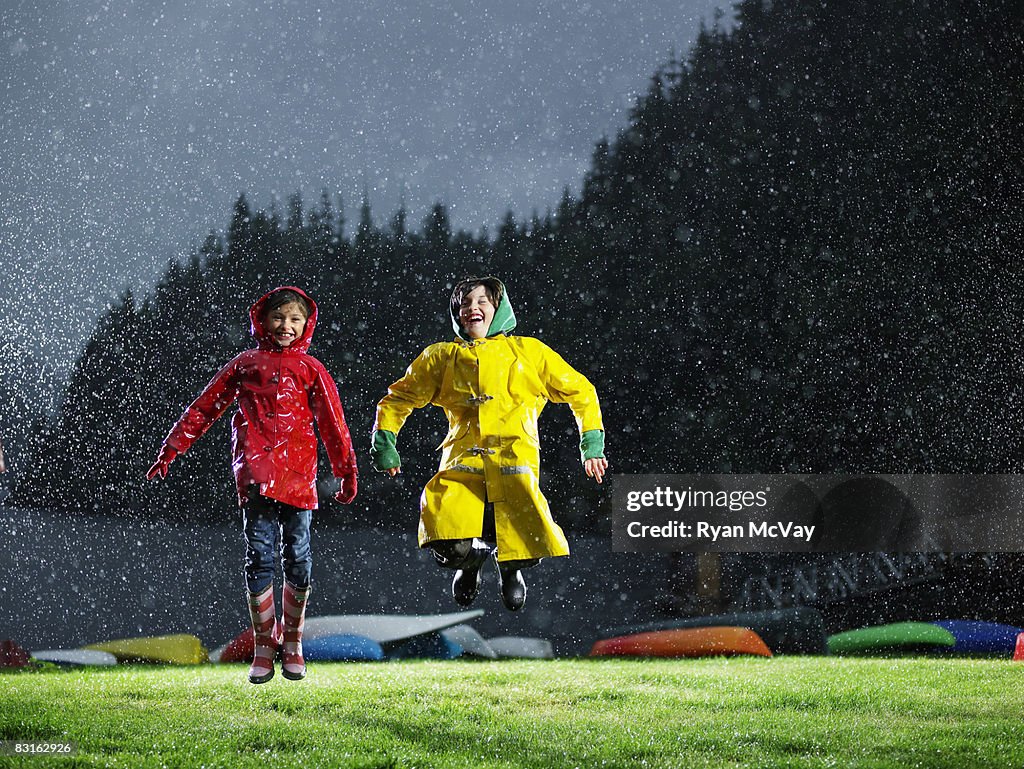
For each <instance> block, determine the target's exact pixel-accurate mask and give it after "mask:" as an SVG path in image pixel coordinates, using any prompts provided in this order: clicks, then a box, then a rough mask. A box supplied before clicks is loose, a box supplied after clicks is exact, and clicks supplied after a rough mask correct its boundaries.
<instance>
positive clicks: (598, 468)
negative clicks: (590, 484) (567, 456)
mask: <svg viewBox="0 0 1024 769" xmlns="http://www.w3.org/2000/svg"><path fill="white" fill-rule="evenodd" d="M583 469H584V470H586V471H587V477H588V478H593V479H594V480H595V481H597V482H598V483H601V482H602V481H603V480H604V474H605V472H606V471H607V470H608V460H607V459H604V458H603V457H602V458H600V459H588V460H586V461H585V462H584V463H583Z"/></svg>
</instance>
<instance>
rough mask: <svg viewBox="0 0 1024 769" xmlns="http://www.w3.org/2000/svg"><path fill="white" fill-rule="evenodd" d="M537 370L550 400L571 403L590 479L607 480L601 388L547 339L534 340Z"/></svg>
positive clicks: (581, 452)
mask: <svg viewBox="0 0 1024 769" xmlns="http://www.w3.org/2000/svg"><path fill="white" fill-rule="evenodd" d="M533 341H534V343H535V345H536V346H535V349H534V353H535V355H536V356H537V371H538V372H539V373H540V375H541V379H542V380H543V382H544V385H545V387H546V388H547V396H548V400H551V401H553V402H555V403H568V404H569V408H570V409H572V414H573V416H574V417H575V418H576V427H577V428H578V429H579V431H580V458H581V459H582V461H583V469H584V471H585V472H586V474H587V477H588V478H593V479H594V480H596V481H597V482H598V483H602V482H603V481H604V475H605V472H606V471H607V470H608V460H607V459H605V456H604V421H603V419H602V417H601V404H600V402H599V401H598V399H597V389H596V388H595V387H594V385H592V384H591V383H590V380H589V379H587V378H586V377H585V376H583V374H581V373H580V372H578V371H577V370H576V369H574V368H573V367H572V366H570V365H569V364H568V363H566V362H565V360H564V359H563V358H562V356H561V355H559V354H558V353H557V352H555V351H554V350H552V349H551V348H550V347H548V346H547V345H546V344H544V343H543V342H540V341H538V340H533Z"/></svg>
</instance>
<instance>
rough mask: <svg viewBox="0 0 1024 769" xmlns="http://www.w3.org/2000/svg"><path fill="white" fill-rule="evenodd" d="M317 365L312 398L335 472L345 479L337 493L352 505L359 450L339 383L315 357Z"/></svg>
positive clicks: (323, 439) (317, 423)
mask: <svg viewBox="0 0 1024 769" xmlns="http://www.w3.org/2000/svg"><path fill="white" fill-rule="evenodd" d="M314 366H315V368H316V372H317V377H316V382H315V383H314V385H313V392H312V393H311V396H312V397H311V398H310V401H311V402H312V406H313V417H314V418H315V419H316V426H317V427H318V428H319V430H320V439H321V440H322V441H323V442H324V447H325V448H326V449H327V458H328V459H329V460H330V461H331V472H333V473H334V477H335V478H338V479H339V480H340V481H341V488H340V489H339V490H338V491H337V493H335V495H334V498H335V499H336V500H338V501H339V502H341V503H342V504H343V505H348V504H351V503H352V501H353V500H355V498H356V492H357V490H358V475H359V469H358V467H357V466H356V453H355V451H354V450H353V448H352V436H351V434H350V433H349V430H348V423H347V422H346V421H345V411H344V410H343V409H342V407H341V396H339V395H338V387H337V385H335V384H334V380H333V379H332V378H331V375H330V374H328V373H327V369H326V368H324V366H323V364H322V363H320V361H315V363H314Z"/></svg>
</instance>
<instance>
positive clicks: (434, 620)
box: [303, 609, 484, 644]
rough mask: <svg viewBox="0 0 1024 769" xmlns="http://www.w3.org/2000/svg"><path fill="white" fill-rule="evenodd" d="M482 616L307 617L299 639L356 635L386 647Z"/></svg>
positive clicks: (467, 613)
mask: <svg viewBox="0 0 1024 769" xmlns="http://www.w3.org/2000/svg"><path fill="white" fill-rule="evenodd" d="M483 613H484V612H483V609H476V610H474V611H463V612H457V613H455V614H427V615H404V614H335V615H330V616H327V617H307V618H306V626H305V630H304V631H303V637H304V638H323V637H325V636H331V635H358V636H363V637H364V638H369V639H371V640H373V641H376V642H377V643H379V644H388V643H395V642H396V641H404V640H405V639H407V638H415V637H416V636H418V635H423V634H424V633H433V632H435V631H438V630H444V629H445V628H450V627H452V626H454V625H461V624H463V623H465V622H468V621H469V620H471V619H476V618H477V617H479V616H481V615H482V614H483Z"/></svg>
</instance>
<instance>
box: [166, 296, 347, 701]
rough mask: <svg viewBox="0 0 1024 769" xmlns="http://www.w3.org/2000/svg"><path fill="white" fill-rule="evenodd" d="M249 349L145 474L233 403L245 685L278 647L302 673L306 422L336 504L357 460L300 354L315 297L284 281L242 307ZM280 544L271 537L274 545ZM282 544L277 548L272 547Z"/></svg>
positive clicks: (311, 483)
mask: <svg viewBox="0 0 1024 769" xmlns="http://www.w3.org/2000/svg"><path fill="white" fill-rule="evenodd" d="M249 318H250V320H251V322H252V326H251V333H252V335H253V336H254V337H255V338H256V342H257V346H256V349H252V350H246V351H245V352H243V353H242V354H240V355H238V356H237V357H235V358H234V359H233V360H231V361H230V362H229V363H228V364H227V365H226V366H224V368H222V369H221V370H220V371H219V372H218V373H217V375H216V376H215V377H214V378H213V380H212V381H211V382H210V383H209V384H208V385H207V386H206V389H205V390H203V392H202V394H201V395H200V396H199V397H198V398H196V400H195V402H194V403H193V404H192V405H191V406H189V407H188V408H187V409H186V410H185V413H184V414H182V415H181V418H180V419H179V420H178V422H177V424H175V425H174V427H173V428H171V432H170V433H169V434H168V435H167V438H166V439H165V440H164V443H163V446H162V447H161V448H160V454H159V456H158V457H157V460H156V462H155V463H154V464H153V466H152V467H151V468H150V469H149V472H148V473H147V477H148V478H154V477H157V476H159V477H161V478H164V477H166V476H167V469H168V466H169V465H170V463H171V462H172V461H174V459H175V457H177V456H178V455H179V454H184V453H185V452H186V451H188V449H189V447H190V446H191V445H192V444H193V443H194V442H195V441H196V440H198V439H199V437H200V436H202V434H203V433H205V432H206V431H207V430H208V429H209V427H210V425H212V424H213V423H214V422H215V421H216V420H217V418H218V417H220V416H221V414H223V413H224V411H225V410H226V409H227V408H228V406H230V405H231V404H232V403H233V402H234V401H236V400H237V401H238V411H237V412H235V415H234V416H233V417H232V419H231V456H232V462H231V466H232V469H233V470H234V473H235V483H236V485H237V487H238V504H239V506H240V507H241V508H242V519H243V528H244V531H245V542H246V554H245V579H246V588H247V590H248V597H249V613H250V616H251V618H252V626H253V631H254V633H255V645H256V649H255V653H254V655H253V662H252V666H251V667H250V668H249V680H250V681H251V682H252V683H254V684H261V683H265V682H266V681H269V680H270V679H271V678H273V676H274V658H275V657H276V655H277V652H278V649H279V648H280V647H282V645H283V649H282V651H283V664H282V669H281V672H282V675H284V677H285V678H288V679H291V680H299V679H301V678H303V677H304V676H305V674H306V665H305V661H304V659H303V656H302V628H303V622H304V619H305V612H306V604H307V601H308V598H309V592H310V575H311V570H312V563H313V562H312V556H311V554H310V548H309V525H310V521H311V518H312V511H313V510H314V509H315V508H316V507H317V496H316V468H317V446H316V434H315V433H314V432H313V421H314V419H315V420H316V425H317V427H318V428H319V431H320V437H321V439H322V440H323V442H324V445H325V446H326V448H327V455H328V457H329V459H330V462H331V469H332V470H333V472H334V475H335V476H336V477H337V478H339V479H340V481H341V487H340V489H339V491H338V492H337V493H336V494H335V495H334V496H335V499H337V500H338V501H339V502H341V503H343V504H349V503H350V502H352V500H353V499H355V496H356V475H357V470H356V458H355V453H354V452H353V450H352V440H351V437H350V436H349V431H348V425H347V424H346V423H345V415H344V412H343V411H342V408H341V400H340V398H339V397H338V390H337V387H336V386H335V384H334V380H333V379H331V376H330V374H328V373H327V370H326V369H325V368H324V365H323V364H322V363H321V362H320V361H318V360H317V359H316V358H314V357H312V356H311V355H308V354H307V353H306V350H308V349H309V345H310V341H311V339H312V337H313V329H314V328H315V327H316V318H317V307H316V303H315V302H314V301H313V300H312V299H311V298H310V297H309V296H307V295H306V294H305V292H303V291H302V290H301V289H298V288H295V287H293V286H285V287H283V288H276V289H274V290H273V291H271V292H270V293H269V294H267V295H266V296H264V297H262V298H261V299H260V300H259V301H257V302H256V303H255V304H254V305H253V306H252V308H251V309H250V310H249ZM279 543H280V544H279ZM282 545H283V547H281V546H282ZM279 555H282V556H283V565H284V575H285V582H284V588H283V590H282V594H281V603H282V611H281V614H282V616H281V622H278V620H277V613H276V610H275V608H274V584H273V583H274V566H275V561H276V559H277V558H278V557H279Z"/></svg>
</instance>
